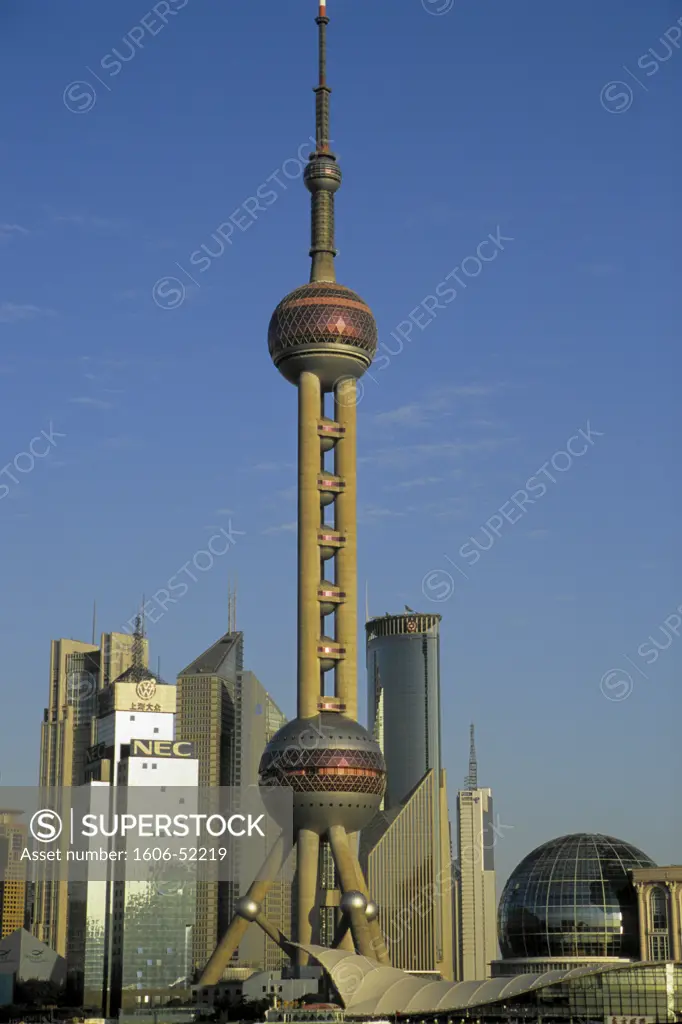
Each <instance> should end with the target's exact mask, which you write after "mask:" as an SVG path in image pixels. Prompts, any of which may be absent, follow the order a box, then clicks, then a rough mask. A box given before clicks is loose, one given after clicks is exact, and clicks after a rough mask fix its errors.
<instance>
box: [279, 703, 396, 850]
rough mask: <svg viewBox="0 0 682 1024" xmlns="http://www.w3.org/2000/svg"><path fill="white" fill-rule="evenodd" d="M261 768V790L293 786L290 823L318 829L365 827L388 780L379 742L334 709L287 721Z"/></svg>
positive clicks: (378, 804)
mask: <svg viewBox="0 0 682 1024" xmlns="http://www.w3.org/2000/svg"><path fill="white" fill-rule="evenodd" d="M259 771H260V779H261V787H262V788H263V789H264V790H266V791H267V790H268V789H272V788H279V789H282V788H288V789H291V790H292V791H293V801H294V828H295V829H299V828H306V829H310V830H311V831H313V832H318V833H319V834H322V833H323V832H326V831H327V829H328V828H330V827H331V826H332V825H341V826H342V827H343V828H345V829H346V831H347V832H359V831H360V830H361V829H363V828H365V827H366V826H367V825H368V824H369V823H370V821H371V820H372V818H373V817H374V815H375V814H376V812H377V811H378V810H379V807H380V805H381V798H382V797H383V795H384V789H385V786H386V766H385V764H384V758H383V755H382V753H381V748H380V747H379V745H378V743H376V742H375V740H374V739H372V737H371V736H370V734H369V733H368V732H367V730H366V729H363V727H362V726H361V725H360V724H359V723H358V722H354V721H352V719H350V718H346V717H345V716H344V715H339V714H337V713H336V712H333V711H326V712H325V711H323V712H321V714H319V715H318V716H317V718H295V719H294V720H293V722H287V724H286V725H285V726H283V727H282V728H281V729H280V730H279V732H278V733H277V734H276V735H275V736H274V737H273V738H272V740H271V741H270V743H268V745H267V747H266V748H265V752H264V753H263V757H262V758H261V763H260V769H259ZM264 798H265V800H266V802H267V792H265V793H264Z"/></svg>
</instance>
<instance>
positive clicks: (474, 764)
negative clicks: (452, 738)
mask: <svg viewBox="0 0 682 1024" xmlns="http://www.w3.org/2000/svg"><path fill="white" fill-rule="evenodd" d="M469 738H470V745H469V774H468V775H467V777H466V779H465V780H464V787H465V789H478V761H477V760H476V742H475V739H474V726H473V723H472V724H471V726H470V728H469Z"/></svg>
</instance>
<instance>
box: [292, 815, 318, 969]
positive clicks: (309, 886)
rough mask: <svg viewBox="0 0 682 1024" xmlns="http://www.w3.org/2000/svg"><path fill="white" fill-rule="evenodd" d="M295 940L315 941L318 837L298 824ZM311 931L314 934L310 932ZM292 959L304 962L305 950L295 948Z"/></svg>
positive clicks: (303, 963) (302, 963)
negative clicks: (299, 828)
mask: <svg viewBox="0 0 682 1024" xmlns="http://www.w3.org/2000/svg"><path fill="white" fill-rule="evenodd" d="M296 847H297V858H298V859H297V862H296V880H297V887H298V892H297V896H296V921H297V932H296V940H297V942H301V943H303V944H309V943H310V942H312V941H313V938H314V939H315V941H319V935H318V934H317V933H318V932H319V927H318V926H317V920H316V919H317V914H318V907H317V868H318V862H319V857H320V837H319V835H318V834H317V832H311V831H309V830H308V829H305V828H302V829H301V830H300V831H299V833H298V836H297V837H296ZM314 933H315V934H314ZM296 960H297V962H298V965H299V966H300V967H304V966H305V965H306V964H307V963H308V954H307V953H306V952H305V951H304V950H302V949H299V950H297V951H296Z"/></svg>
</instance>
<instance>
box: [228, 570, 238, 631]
mask: <svg viewBox="0 0 682 1024" xmlns="http://www.w3.org/2000/svg"><path fill="white" fill-rule="evenodd" d="M227 631H228V633H236V632H237V580H236V578H235V582H234V590H233V589H232V587H231V586H230V583H229V582H228V584H227Z"/></svg>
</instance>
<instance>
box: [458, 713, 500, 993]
mask: <svg viewBox="0 0 682 1024" xmlns="http://www.w3.org/2000/svg"><path fill="white" fill-rule="evenodd" d="M494 846H495V833H494V820H493V795H492V790H491V789H483V788H481V787H479V785H478V762H477V758H476V746H475V741H474V727H473V725H472V726H471V730H470V750H469V772H468V775H467V777H466V779H465V780H464V788H463V789H461V790H460V791H459V793H458V794H457V860H458V867H459V956H460V963H461V970H462V974H461V979H462V981H480V980H481V979H483V978H489V977H491V970H492V969H491V963H492V962H493V961H494V960H495V959H496V957H497V890H496V880H495V859H494Z"/></svg>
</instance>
